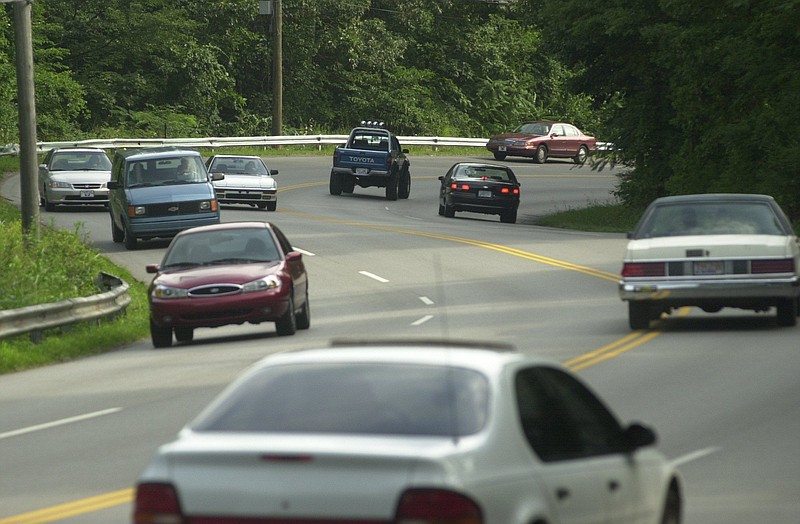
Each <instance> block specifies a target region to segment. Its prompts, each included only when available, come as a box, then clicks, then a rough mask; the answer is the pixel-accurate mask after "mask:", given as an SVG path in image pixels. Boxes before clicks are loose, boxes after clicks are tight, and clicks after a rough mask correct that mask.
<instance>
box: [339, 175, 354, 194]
mask: <svg viewBox="0 0 800 524" xmlns="http://www.w3.org/2000/svg"><path fill="white" fill-rule="evenodd" d="M355 188H356V179H355V178H353V177H351V176H345V177H342V193H348V194H350V193H352V192H353V191H354V190H355Z"/></svg>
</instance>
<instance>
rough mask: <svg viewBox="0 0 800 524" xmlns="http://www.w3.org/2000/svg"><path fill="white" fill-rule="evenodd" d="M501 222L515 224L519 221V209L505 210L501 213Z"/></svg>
mask: <svg viewBox="0 0 800 524" xmlns="http://www.w3.org/2000/svg"><path fill="white" fill-rule="evenodd" d="M500 222H503V223H504V224H514V223H516V222H517V210H516V209H514V210H512V211H503V212H502V213H500Z"/></svg>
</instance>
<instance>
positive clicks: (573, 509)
mask: <svg viewBox="0 0 800 524" xmlns="http://www.w3.org/2000/svg"><path fill="white" fill-rule="evenodd" d="M655 440H656V437H655V434H654V432H653V431H652V430H650V429H648V428H646V427H644V426H642V425H639V424H632V425H629V426H622V425H620V424H619V422H618V421H617V419H616V417H615V416H614V415H613V414H612V413H611V412H610V411H609V410H608V409H607V408H606V406H605V405H604V404H603V403H602V401H601V400H599V399H598V398H597V397H596V396H595V394H593V393H592V392H591V391H590V390H589V389H588V388H587V387H586V386H585V385H584V384H583V383H582V382H581V381H579V380H578V379H577V378H576V377H575V376H574V375H573V374H572V373H570V372H569V371H567V370H565V369H564V368H562V367H561V366H559V365H556V364H553V363H550V362H548V361H545V360H541V359H538V358H534V357H530V356H526V355H524V354H522V353H520V352H516V351H513V350H511V349H510V348H505V347H491V346H488V345H470V344H468V343H461V344H452V345H451V344H450V343H443V342H436V343H424V342H408V341H406V342H391V341H386V342H382V343H374V342H373V343H359V342H351V343H340V344H334V347H331V348H324V349H316V350H305V351H298V352H291V353H283V354H277V355H272V356H269V357H266V358H265V359H263V360H262V361H260V362H259V363H257V364H256V365H254V366H253V367H252V368H251V369H250V370H249V371H247V372H246V373H245V374H244V375H243V376H241V377H240V378H239V379H237V380H236V381H235V382H234V383H233V384H232V385H230V386H229V387H228V388H227V389H226V390H225V391H224V392H223V393H222V394H221V395H220V396H219V397H218V398H217V399H216V400H215V401H214V402H212V403H211V404H210V405H209V406H208V407H207V408H206V409H205V410H204V411H203V412H202V413H201V414H200V416H199V417H198V418H197V419H196V420H195V421H194V422H192V423H190V424H189V425H188V426H186V427H185V428H184V429H183V430H182V431H181V433H180V435H179V437H178V439H177V440H175V441H174V442H172V443H169V444H166V445H164V446H162V447H161V448H160V449H159V450H158V452H157V453H156V455H155V457H154V458H153V459H152V461H151V463H150V465H149V466H148V467H147V468H146V470H145V471H144V473H143V474H142V475H141V477H140V479H139V481H138V485H137V488H136V502H135V510H134V522H135V523H137V524H145V523H156V522H176V523H177V522H182V523H194V522H203V523H233V522H237V523H239V522H254V523H255V522H259V523H281V524H291V523H298V524H300V523H303V524H309V523H313V524H324V523H331V524H333V523H337V524H339V523H347V524H390V523H394V524H412V523H413V524H432V523H436V524H449V523H450V524H455V523H457V524H532V523H541V524H544V523H547V524H556V523H576V522H580V523H601V522H603V523H608V522H614V523H652V524H664V523H667V524H676V523H679V522H680V521H681V505H682V493H681V484H680V480H679V476H678V474H677V472H676V471H675V470H674V469H673V467H672V466H671V465H670V463H669V462H668V461H667V460H665V458H664V457H663V456H662V454H661V453H660V452H658V451H657V450H656V449H655V447H654V443H655Z"/></svg>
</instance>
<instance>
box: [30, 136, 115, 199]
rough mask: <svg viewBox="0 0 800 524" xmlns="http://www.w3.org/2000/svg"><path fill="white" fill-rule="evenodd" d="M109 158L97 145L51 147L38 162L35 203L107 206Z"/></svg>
mask: <svg viewBox="0 0 800 524" xmlns="http://www.w3.org/2000/svg"><path fill="white" fill-rule="evenodd" d="M110 179H111V160H109V158H108V155H106V153H105V151H103V150H102V149H98V148H88V147H83V148H54V149H51V150H50V151H48V152H47V154H46V155H45V157H44V162H42V163H41V164H39V205H41V206H43V207H44V208H45V210H46V211H54V210H55V208H56V206H57V205H67V206H75V205H86V204H102V205H105V206H107V205H108V187H106V184H107V183H108V181H109V180H110Z"/></svg>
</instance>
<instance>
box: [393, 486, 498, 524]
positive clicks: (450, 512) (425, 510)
mask: <svg viewBox="0 0 800 524" xmlns="http://www.w3.org/2000/svg"><path fill="white" fill-rule="evenodd" d="M394 522H396V523H397V524H483V515H482V513H481V508H480V507H479V506H478V504H477V503H476V502H475V501H474V500H472V499H471V498H469V497H467V496H466V495H462V494H461V493H456V492H455V491H449V490H446V489H424V488H417V489H409V490H407V491H406V492H405V493H403V496H402V497H400V502H399V503H398V505H397V514H396V515H395V520H394Z"/></svg>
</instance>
